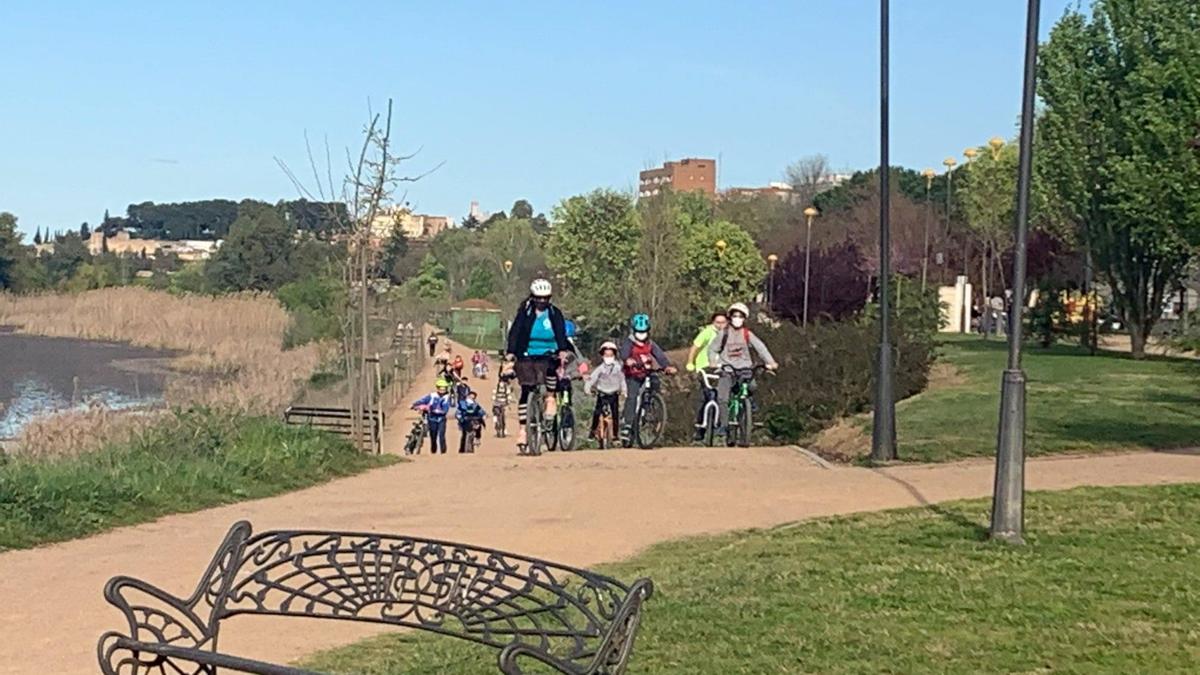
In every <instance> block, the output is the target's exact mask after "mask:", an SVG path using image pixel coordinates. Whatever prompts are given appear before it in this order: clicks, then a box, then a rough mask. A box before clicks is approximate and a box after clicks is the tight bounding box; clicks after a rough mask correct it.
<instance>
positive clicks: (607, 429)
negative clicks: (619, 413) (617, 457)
mask: <svg viewBox="0 0 1200 675" xmlns="http://www.w3.org/2000/svg"><path fill="white" fill-rule="evenodd" d="M601 396H603V394H602V395H601ZM601 396H597V397H596V405H599V406H603V407H602V408H601V409H600V420H599V422H598V424H597V426H596V445H597V446H599V447H600V449H601V450H607V449H608V448H611V447H613V446H614V445H616V442H617V421H616V420H615V419H613V415H612V409H611V408H610V407H609V406H607V405H604V403H603V402H602V401H601ZM613 396H616V394H613Z"/></svg>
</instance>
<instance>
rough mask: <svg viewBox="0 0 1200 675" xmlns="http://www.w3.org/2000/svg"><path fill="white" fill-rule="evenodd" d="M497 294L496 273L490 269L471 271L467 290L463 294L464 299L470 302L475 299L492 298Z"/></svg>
mask: <svg viewBox="0 0 1200 675" xmlns="http://www.w3.org/2000/svg"><path fill="white" fill-rule="evenodd" d="M495 292H496V273H495V272H493V271H492V270H491V268H489V267H483V266H480V267H475V268H474V269H472V270H471V274H470V276H468V277H467V289H466V290H465V291H464V292H463V297H464V298H466V299H468V300H470V299H473V298H479V299H487V298H491V297H492V296H493V295H494V294H495Z"/></svg>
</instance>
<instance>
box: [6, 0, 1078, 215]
mask: <svg viewBox="0 0 1200 675" xmlns="http://www.w3.org/2000/svg"><path fill="white" fill-rule="evenodd" d="M1075 1H1076V0H1044V1H1043V19H1042V30H1043V34H1044V33H1045V32H1046V31H1047V30H1048V29H1049V27H1050V26H1051V25H1052V24H1053V22H1054V21H1055V20H1056V19H1057V18H1058V17H1059V16H1060V15H1061V14H1062V12H1063V10H1064V8H1065V7H1067V6H1068V5H1073V4H1074V3H1075ZM1024 4H1025V3H1023V2H1019V1H1017V0H918V1H914V0H897V1H894V2H892V5H893V7H892V14H893V16H892V158H893V163H896V164H904V165H908V166H912V167H915V168H922V167H924V166H933V167H936V168H939V169H940V168H941V167H940V161H941V160H942V158H944V157H945V156H947V155H951V154H952V155H959V154H960V153H961V151H962V149H963V148H964V147H966V146H967V145H973V144H978V143H982V142H983V141H985V140H986V139H987V138H989V137H990V136H992V135H995V134H1001V135H1006V136H1007V135H1012V134H1014V133H1015V129H1016V126H1015V122H1016V117H1017V113H1018V108H1019V98H1020V80H1021V58H1022V40H1023V31H1024V21H1025V9H1024ZM878 5H879V3H878V2H875V1H874V0H792V1H784V0H780V1H778V2H752V1H745V2H737V3H733V2H728V1H714V2H709V1H706V0H705V1H700V0H693V1H691V2H651V3H647V2H630V1H624V0H622V1H609V2H604V3H575V2H544V3H529V2H522V3H492V2H450V1H447V2H403V3H398V2H374V3H358V2H284V1H282V0H279V1H275V2H265V1H263V2H204V3H201V2H191V3H186V4H185V3H181V2H161V1H155V2H115V1H114V2H104V3H99V2H81V1H77V2H24V1H23V0H5V1H4V2H3V3H0V49H3V52H4V54H3V56H2V57H0V92H2V95H3V101H4V103H3V105H0V210H8V211H12V212H14V213H16V214H17V215H18V217H19V218H20V219H21V225H22V229H23V230H25V231H26V232H32V231H33V229H34V228H35V227H39V226H40V227H52V228H67V227H76V226H78V224H79V223H80V222H82V221H84V220H87V221H89V222H91V223H93V224H95V223H96V222H97V221H98V220H99V219H100V218H101V216H102V214H103V212H104V210H105V209H106V208H107V209H110V210H112V212H113V213H119V212H123V211H124V209H125V206H126V205H127V204H129V203H131V202H141V201H146V200H149V201H154V202H171V201H182V200H190V199H203V198H212V197H227V198H233V199H238V198H242V197H256V198H260V199H266V200H270V201H274V200H277V199H281V198H292V197H295V196H296V192H295V190H294V188H293V187H292V186H291V184H290V183H289V181H288V180H287V179H286V178H285V177H284V175H283V174H282V173H281V171H280V170H279V169H278V168H277V167H276V165H275V162H274V160H273V159H272V158H273V157H274V156H279V157H280V158H282V159H284V160H285V161H287V162H289V163H290V164H291V165H292V166H293V167H295V168H296V169H298V173H300V174H301V175H302V176H307V175H308V174H309V172H308V171H307V160H306V159H305V153H304V140H303V134H304V132H305V130H307V131H308V133H309V135H310V137H312V138H313V139H315V140H317V142H318V143H320V142H321V141H320V139H321V138H323V136H324V135H328V137H329V139H330V143H331V144H332V145H333V147H334V153H335V161H336V158H337V157H344V150H343V148H344V147H345V146H346V145H347V144H352V143H354V142H355V141H356V138H357V136H356V134H357V132H358V130H359V128H360V127H361V125H362V123H363V122H364V120H365V119H366V115H367V102H368V100H370V101H371V102H372V103H373V104H374V105H375V106H376V108H379V107H381V106H382V104H383V103H384V101H385V100H386V99H387V97H389V96H390V97H393V98H394V99H395V102H396V113H397V114H396V117H395V136H396V137H397V138H398V139H399V140H400V142H401V146H402V147H403V148H406V149H416V148H418V147H421V148H423V150H422V152H421V154H420V156H419V157H418V159H417V160H415V161H414V162H413V163H412V164H411V167H412V171H413V172H414V173H415V172H420V171H422V170H424V169H427V168H429V167H431V166H433V165H434V164H437V163H438V162H443V161H444V162H445V165H444V166H443V167H442V168H441V169H440V170H438V171H437V172H435V173H434V174H432V175H430V176H429V177H427V178H425V179H424V180H422V181H420V182H419V183H416V184H414V185H412V186H411V187H410V188H409V200H410V201H411V202H412V203H413V205H414V206H415V207H417V208H418V209H420V210H422V211H425V212H430V213H445V214H449V215H454V216H456V217H461V216H462V215H463V214H464V213H465V212H466V210H467V207H468V204H469V202H470V201H471V200H472V199H477V200H479V201H480V203H481V205H482V207H483V208H484V209H486V210H489V211H492V210H497V209H507V208H508V207H509V206H510V205H511V204H512V202H513V201H514V200H515V199H518V198H527V199H529V200H530V201H532V202H533V205H534V207H535V208H536V209H538V210H547V211H548V210H549V208H550V207H551V206H552V205H553V203H554V202H556V201H557V200H559V199H561V198H562V197H565V196H568V195H571V194H575V193H579V192H583V191H587V190H590V189H592V188H595V187H601V186H607V187H613V188H617V189H632V188H633V186H634V184H635V183H636V174H637V172H638V171H639V170H640V169H642V168H645V167H646V166H648V165H651V164H657V163H659V162H661V161H662V160H663V159H664V157H680V156H688V155H698V156H714V157H715V156H718V155H719V156H720V158H721V165H720V183H721V185H722V186H731V185H762V184H765V183H766V182H768V181H771V180H777V179H778V178H779V177H780V175H781V173H782V171H783V169H784V167H785V166H786V165H787V164H788V163H789V162H791V161H793V160H795V159H797V158H799V157H801V156H804V155H808V154H812V153H824V154H825V155H827V156H828V157H829V158H830V160H831V161H832V162H833V164H834V165H835V166H837V167H844V168H848V169H857V168H863V167H868V166H870V165H872V164H874V163H876V162H878V152H879V149H878V142H877V140H876V139H877V136H876V134H877V129H878V119H879V117H878V84H877V83H878V53H879V52H878V44H879V43H878ZM342 166H343V163H342V162H339V163H338V164H337V168H339V169H340V168H342Z"/></svg>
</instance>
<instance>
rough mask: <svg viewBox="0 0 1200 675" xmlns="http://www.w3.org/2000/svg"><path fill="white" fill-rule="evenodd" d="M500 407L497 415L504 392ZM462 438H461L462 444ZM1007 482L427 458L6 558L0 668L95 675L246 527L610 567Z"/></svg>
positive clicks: (303, 644)
mask: <svg viewBox="0 0 1200 675" xmlns="http://www.w3.org/2000/svg"><path fill="white" fill-rule="evenodd" d="M484 398H485V400H487V401H489V402H490V393H489V395H487V396H485V397H484ZM406 426H407V424H405V425H396V427H394V428H393V429H392V430H391V433H393V434H396V433H400V435H401V436H402V433H403V432H396V431H395V429H396V428H399V427H406ZM451 437H452V438H454V439H455V440H457V432H456V431H453V432H451ZM386 440H388V439H387V438H386V437H385V441H386ZM392 440H393V441H394V439H392ZM389 442H390V441H389ZM387 447H389V448H395V447H399V446H398V445H388V446H387ZM1028 480H1029V487H1030V488H1031V489H1038V490H1047V489H1064V488H1071V487H1076V486H1081V485H1132V484H1161V483H1178V482H1197V481H1200V455H1196V454H1194V453H1184V452H1181V453H1172V454H1168V453H1136V454H1122V455H1105V456H1093V457H1086V458H1084V457H1056V458H1043V459H1036V460H1032V461H1030V462H1029V465H1028ZM991 481H992V465H991V463H990V462H989V461H986V460H972V461H964V462H956V463H952V464H941V465H909V466H895V467H890V468H886V469H865V468H858V467H848V466H834V467H833V468H830V469H825V468H821V467H820V466H818V465H816V464H815V463H814V462H812V461H811V460H810V459H809V458H808V457H806V456H804V455H803V454H802V453H800V452H798V451H796V450H795V449H791V448H754V449H749V450H739V449H724V448H721V449H689V448H683V449H664V450H656V451H639V450H615V451H607V452H598V451H585V452H574V453H569V454H547V455H544V456H542V457H540V458H518V457H516V456H514V454H513V451H509V450H507V449H506V446H504V445H497V444H495V443H494V442H493V441H491V440H489V441H488V443H486V444H485V445H484V446H483V448H482V450H481V452H480V453H479V454H477V455H473V456H458V455H455V454H450V455H446V456H444V457H443V456H438V457H430V456H429V455H427V454H422V455H420V456H419V457H417V458H415V460H414V461H412V462H409V463H405V464H400V465H396V466H392V467H387V468H382V469H376V470H374V471H370V472H368V473H365V474H362V475H359V476H355V477H351V478H345V479H341V480H337V481H334V482H331V483H327V484H325V485H321V486H317V487H313V488H310V489H307V490H301V491H299V492H294V493H291V494H287V495H282V496H279V497H273V498H270V499H261V500H257V501H251V502H243V503H240V504H233V505H229V506H224V507H219V508H215V509H209V510H206V511H200V512H197V513H191V514H180V515H174V516H168V517H165V518H162V519H159V520H157V521H154V522H152V523H146V524H144V525H137V526H133V527H125V528H121V529H119V530H114V531H111V532H107V533H104V534H100V535H97V536H94V537H89V538H86V539H81V540H76V541H71V542H65V543H62V544H55V545H50V546H45V547H41V548H37V549H33V550H28V551H11V552H8V553H3V554H0V635H3V636H4V639H3V640H0V663H2V664H4V667H3V671H4V672H5V673H31V674H32V673H94V672H96V660H95V644H96V639H97V638H98V637H99V635H100V633H102V632H103V631H105V630H108V629H113V628H120V627H121V617H120V615H119V614H118V613H117V611H116V610H115V609H112V608H111V607H108V606H107V605H106V604H105V603H104V601H103V599H102V598H101V589H102V588H103V585H104V582H105V581H106V580H107V579H108V578H109V577H111V576H113V575H116V574H129V575H133V576H136V577H141V578H143V579H146V580H147V581H150V582H152V583H154V584H156V585H158V586H160V587H162V588H163V589H165V590H168V591H171V592H174V593H177V594H180V595H184V594H186V593H188V592H190V591H191V590H192V589H193V588H194V586H195V584H196V582H197V580H198V578H199V575H200V573H201V572H202V571H203V569H204V566H205V564H206V563H207V562H208V561H209V558H210V556H211V555H212V553H213V549H214V548H215V547H216V545H217V543H218V542H219V541H220V540H221V537H222V536H223V535H224V534H225V531H226V530H227V529H228V528H229V526H230V524H232V523H233V522H234V521H237V520H239V519H243V518H244V519H248V520H249V521H250V522H252V523H253V524H254V526H255V528H257V529H260V530H261V529H271V528H321V529H347V530H358V531H375V532H396V533H410V534H414V535H421V536H427V537H435V538H442V539H449V540H452V541H453V540H457V541H464V542H470V543H474V544H480V545H484V546H491V547H496V548H501V549H509V550H513V551H519V552H522V553H527V554H531V555H534V556H541V557H546V558H550V559H552V560H556V561H560V562H565V563H570V564H575V565H594V564H596V563H599V562H603V561H609V560H615V559H620V558H624V557H627V556H630V555H632V554H634V553H637V552H638V551H639V550H641V549H644V548H645V547H647V546H649V545H651V544H653V543H656V542H659V541H663V540H666V539H672V538H677V537H681V536H689V535H700V534H709V533H716V532H722V531H728V530H733V529H741V528H751V527H769V526H773V525H778V524H781V523H787V522H791V521H796V520H801V519H806V518H813V517H818V516H827V515H834V514H844V513H852V512H860V511H872V510H879V509H886V508H895V507H903V506H915V505H921V504H928V503H935V502H939V501H945V500H950V499H960V498H968V497H981V496H986V495H988V494H989V493H990V491H991ZM1032 525H1033V526H1034V527H1036V523H1034V524H1032ZM377 632H380V629H379V628H377V627H371V626H355V625H349V624H345V623H339V622H331V621H316V620H307V619H271V618H264V617H238V618H236V619H234V620H232V621H230V622H229V623H228V625H225V626H224V627H223V629H222V632H221V646H222V650H223V651H227V652H230V653H235V654H240V655H244V656H251V657H255V658H260V659H265V660H268V661H275V662H290V661H293V660H295V659H297V658H299V657H301V656H303V655H305V654H309V653H312V652H314V651H317V650H320V649H325V648H328V647H332V646H336V645H341V644H345V643H347V642H350V641H353V640H355V639H358V638H361V637H364V636H367V635H370V634H374V633H377Z"/></svg>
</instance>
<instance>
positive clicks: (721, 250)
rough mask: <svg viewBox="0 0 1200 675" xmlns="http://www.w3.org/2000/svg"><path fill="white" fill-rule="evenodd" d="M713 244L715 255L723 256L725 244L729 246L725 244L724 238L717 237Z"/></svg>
mask: <svg viewBox="0 0 1200 675" xmlns="http://www.w3.org/2000/svg"><path fill="white" fill-rule="evenodd" d="M713 245H714V246H716V247H717V257H718V258H724V257H725V248H726V247H727V246H729V244H726V243H725V240H724V239H718V240H717V243H716V244H713Z"/></svg>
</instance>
